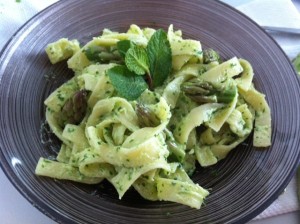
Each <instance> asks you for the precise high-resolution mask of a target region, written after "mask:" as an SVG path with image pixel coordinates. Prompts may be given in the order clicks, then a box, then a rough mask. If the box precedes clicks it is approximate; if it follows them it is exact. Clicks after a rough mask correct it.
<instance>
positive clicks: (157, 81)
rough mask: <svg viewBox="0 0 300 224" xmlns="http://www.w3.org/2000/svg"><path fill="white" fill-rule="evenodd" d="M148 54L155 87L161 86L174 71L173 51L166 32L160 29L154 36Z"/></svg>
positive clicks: (148, 47) (149, 44)
mask: <svg viewBox="0 0 300 224" xmlns="http://www.w3.org/2000/svg"><path fill="white" fill-rule="evenodd" d="M147 53H148V58H149V64H150V74H151V77H152V81H153V87H157V86H160V85H162V84H163V82H164V81H165V80H166V78H167V77H168V76H169V75H170V73H171V69H172V51H171V46H170V43H169V41H168V37H167V33H166V32H165V31H163V30H162V29H159V30H157V31H156V32H155V33H154V34H153V35H152V37H151V38H150V40H149V42H148V45H147Z"/></svg>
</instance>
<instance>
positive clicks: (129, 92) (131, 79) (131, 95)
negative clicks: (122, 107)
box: [107, 65, 148, 100]
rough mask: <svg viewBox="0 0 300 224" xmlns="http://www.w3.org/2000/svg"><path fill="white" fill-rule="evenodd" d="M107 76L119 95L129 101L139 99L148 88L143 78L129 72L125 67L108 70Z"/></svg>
mask: <svg viewBox="0 0 300 224" xmlns="http://www.w3.org/2000/svg"><path fill="white" fill-rule="evenodd" d="M107 75H108V77H109V78H110V81H111V83H112V85H113V86H114V88H115V90H116V91H117V92H118V94H119V95H120V96H121V97H124V98H125V99H127V100H135V99H137V98H138V97H139V96H140V95H141V94H142V93H143V92H144V91H145V89H147V87H148V85H147V83H146V82H145V80H144V79H143V77H142V76H138V75H136V74H135V73H133V72H131V71H129V70H128V69H127V68H126V66H124V65H118V66H115V67H113V68H110V69H108V70H107Z"/></svg>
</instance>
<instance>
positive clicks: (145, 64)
mask: <svg viewBox="0 0 300 224" xmlns="http://www.w3.org/2000/svg"><path fill="white" fill-rule="evenodd" d="M125 64H126V66H127V68H128V69H129V70H130V71H132V72H134V73H136V74H137V75H144V74H145V73H149V60H148V56H147V52H146V50H145V49H144V48H143V47H140V46H137V45H134V46H133V47H131V48H129V49H128V51H127V52H126V55H125Z"/></svg>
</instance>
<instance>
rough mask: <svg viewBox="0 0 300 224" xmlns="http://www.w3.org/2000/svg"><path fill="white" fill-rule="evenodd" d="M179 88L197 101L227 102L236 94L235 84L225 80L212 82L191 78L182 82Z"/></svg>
mask: <svg viewBox="0 0 300 224" xmlns="http://www.w3.org/2000/svg"><path fill="white" fill-rule="evenodd" d="M181 90H182V91H183V92H184V93H185V95H186V96H188V97H190V98H191V99H192V100H193V101H195V102H197V103H200V104H201V103H229V102H231V101H232V100H233V98H234V97H235V95H236V86H234V85H232V83H230V82H227V83H224V84H212V83H209V82H206V81H203V80H201V79H199V78H193V79H191V80H189V81H187V82H185V83H183V84H182V86H181Z"/></svg>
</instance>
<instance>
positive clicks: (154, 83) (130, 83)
mask: <svg viewBox="0 0 300 224" xmlns="http://www.w3.org/2000/svg"><path fill="white" fill-rule="evenodd" d="M117 48H118V51H119V53H120V55H121V56H122V57H123V58H125V65H126V66H115V67H113V68H111V69H109V70H107V74H108V76H109V78H110V80H111V83H112V85H113V86H114V88H115V89H116V91H117V92H118V94H119V95H120V96H122V97H124V98H126V99H128V100H135V99H137V98H138V97H139V96H140V95H141V94H142V92H143V91H144V90H145V89H146V88H147V87H148V88H149V89H151V90H152V89H153V88H155V87H158V86H160V85H162V84H163V82H164V81H165V80H166V79H167V77H168V76H169V75H170V73H171V70H172V51H171V46H170V43H169V41H168V38H167V34H166V32H165V31H163V30H162V29H159V30H157V31H156V32H155V33H154V34H153V35H152V37H151V38H150V40H149V42H148V45H147V47H146V48H144V47H142V46H138V45H136V44H134V43H133V42H131V41H129V40H122V41H119V42H118V43H117ZM145 80H146V81H147V82H146V81H145Z"/></svg>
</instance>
